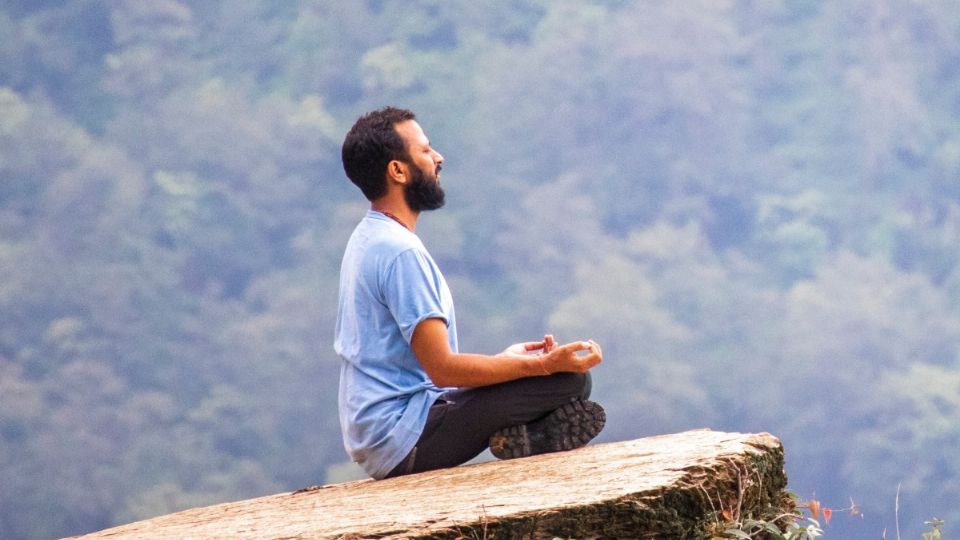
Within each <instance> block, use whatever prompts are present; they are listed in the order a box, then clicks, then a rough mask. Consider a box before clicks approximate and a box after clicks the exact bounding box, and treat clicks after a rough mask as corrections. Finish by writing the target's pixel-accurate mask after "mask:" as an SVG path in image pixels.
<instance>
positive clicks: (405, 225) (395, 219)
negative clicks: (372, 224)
mask: <svg viewBox="0 0 960 540" xmlns="http://www.w3.org/2000/svg"><path fill="white" fill-rule="evenodd" d="M380 213H381V214H383V215H385V216H387V217H388V218H390V219H392V220H394V221H396V222H397V223H399V224H400V226H401V227H403V228H404V229H406V230H408V231H410V227H407V224H406V223H404V222H402V221H400V218H398V217H397V216H395V215H393V214H391V213H390V212H384V211H383V210H381V211H380ZM410 232H413V231H410Z"/></svg>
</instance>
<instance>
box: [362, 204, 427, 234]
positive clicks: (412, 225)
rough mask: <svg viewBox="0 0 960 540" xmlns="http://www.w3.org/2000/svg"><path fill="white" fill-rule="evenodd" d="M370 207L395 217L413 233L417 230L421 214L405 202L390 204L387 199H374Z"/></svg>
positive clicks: (395, 219) (391, 217) (392, 217)
mask: <svg viewBox="0 0 960 540" xmlns="http://www.w3.org/2000/svg"><path fill="white" fill-rule="evenodd" d="M370 209H371V210H375V211H377V212H380V213H381V214H383V215H385V216H387V217H389V218H390V219H393V220H394V221H396V222H397V223H399V224H400V225H403V227H404V228H405V229H407V230H408V231H410V232H412V233H416V232H417V218H418V217H419V216H420V214H419V213H418V212H414V211H413V210H410V208H409V207H408V206H407V205H405V204H390V203H389V202H387V201H374V202H373V203H371V204H370Z"/></svg>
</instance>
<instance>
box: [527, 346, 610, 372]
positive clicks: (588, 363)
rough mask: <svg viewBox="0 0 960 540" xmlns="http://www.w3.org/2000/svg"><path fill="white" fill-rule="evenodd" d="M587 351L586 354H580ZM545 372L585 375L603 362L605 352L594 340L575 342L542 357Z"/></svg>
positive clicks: (556, 348)
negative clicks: (566, 372) (571, 372)
mask: <svg viewBox="0 0 960 540" xmlns="http://www.w3.org/2000/svg"><path fill="white" fill-rule="evenodd" d="M583 351H586V353H585V354H580V353H581V352H583ZM541 360H542V363H543V367H544V371H546V372H547V373H557V372H560V371H573V372H576V373H584V372H586V371H587V370H589V369H590V368H592V367H594V366H596V365H597V364H599V363H600V362H602V361H603V351H602V350H601V349H600V344H599V343H597V342H596V341H593V340H592V339H591V340H589V341H574V342H572V343H567V344H565V345H560V346H559V347H555V348H554V349H553V350H551V351H550V352H548V353H545V354H544V355H543V356H542V357H541Z"/></svg>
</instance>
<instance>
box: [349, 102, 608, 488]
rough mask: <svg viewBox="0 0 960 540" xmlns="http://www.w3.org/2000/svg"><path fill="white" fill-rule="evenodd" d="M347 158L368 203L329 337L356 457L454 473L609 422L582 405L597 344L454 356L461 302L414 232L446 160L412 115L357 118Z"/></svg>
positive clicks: (434, 197) (394, 112)
mask: <svg viewBox="0 0 960 540" xmlns="http://www.w3.org/2000/svg"><path fill="white" fill-rule="evenodd" d="M342 159H343V167H344V171H345V172H346V174H347V177H348V178H349V179H350V180H351V181H352V182H353V183H354V184H356V185H357V187H359V188H360V190H361V191H362V192H363V194H364V196H365V197H366V198H367V200H369V201H370V209H369V210H368V211H367V213H366V215H365V216H364V218H363V219H362V220H361V221H360V223H359V224H358V225H357V227H356V229H355V230H354V231H353V234H352V235H351V236H350V240H349V242H348V243H347V247H346V251H345V253H344V255H343V261H342V264H341V268H340V300H339V305H338V311H337V324H336V337H335V342H334V349H335V350H336V352H337V354H338V355H339V356H340V358H341V369H340V389H339V408H340V425H341V429H342V432H343V442H344V447H345V448H346V450H347V453H348V454H349V455H350V457H351V458H352V459H353V460H354V461H356V462H357V463H359V464H360V465H361V466H362V467H363V468H364V470H365V471H366V472H367V473H368V474H369V475H370V476H372V477H373V478H377V479H381V478H389V477H393V476H399V475H404V474H410V473H416V472H421V471H427V470H432V469H438V468H443V467H452V466H455V465H459V464H461V463H465V462H467V461H469V460H470V459H472V458H474V457H475V456H477V455H478V454H480V453H481V452H483V451H484V450H485V449H486V448H487V447H490V449H491V451H492V453H493V455H494V456H496V457H498V458H501V459H506V458H516V457H524V456H529V455H534V454H540V453H544V452H552V451H561V450H570V449H573V448H578V447H580V446H583V445H585V444H587V443H588V442H589V441H590V440H591V439H593V438H594V437H595V436H596V435H597V434H598V433H599V432H600V430H601V429H603V425H604V422H605V420H606V416H605V414H604V412H603V409H602V408H601V407H600V406H599V405H598V404H596V403H594V402H592V401H588V399H587V398H588V397H589V395H590V386H591V381H590V374H589V370H590V368H592V367H594V366H596V365H597V364H599V363H600V361H601V360H602V358H603V353H602V351H601V349H600V346H599V345H598V344H597V343H595V342H593V341H574V342H571V343H567V344H563V345H560V344H557V343H555V342H554V339H553V336H551V335H546V336H544V338H543V339H542V340H539V341H531V342H525V343H517V344H514V345H511V346H509V347H507V348H506V349H505V350H504V351H503V352H501V353H499V354H496V355H482V354H467V353H461V352H459V349H458V346H457V324H456V317H455V314H454V307H453V297H452V296H451V295H450V290H449V289H448V287H447V283H446V281H445V280H444V278H443V274H442V273H441V272H440V269H439V268H438V267H437V264H436V263H435V262H434V260H433V258H432V257H431V256H430V254H429V253H428V252H427V250H426V248H425V247H424V245H423V243H422V242H421V241H420V238H419V237H418V236H417V235H416V229H417V220H418V219H419V217H420V214H421V213H422V212H424V211H428V210H436V209H438V208H440V207H442V206H443V203H444V191H443V188H442V187H441V185H440V170H441V166H442V164H443V156H441V155H440V153H439V152H437V151H436V150H434V149H433V148H432V147H431V146H430V141H429V140H428V139H427V136H426V135H425V134H424V132H423V129H422V128H421V127H420V125H419V124H418V123H417V121H416V117H415V115H414V114H413V113H412V112H410V111H408V110H405V109H398V108H394V107H386V108H383V109H380V110H377V111H373V112H370V113H367V114H365V115H363V116H361V117H360V118H359V119H358V120H357V121H356V123H355V124H354V125H353V127H352V128H351V129H350V131H349V132H348V133H347V136H346V138H345V139H344V143H343V148H342Z"/></svg>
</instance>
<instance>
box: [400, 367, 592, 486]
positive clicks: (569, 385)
mask: <svg viewBox="0 0 960 540" xmlns="http://www.w3.org/2000/svg"><path fill="white" fill-rule="evenodd" d="M590 388H591V380H590V374H589V373H554V374H553V375H549V376H545V377H527V378H524V379H517V380H515V381H510V382H505V383H501V384H494V385H490V386H482V387H478V388H464V389H459V390H453V391H451V392H447V393H446V394H444V395H443V396H442V397H441V398H440V399H438V400H437V402H436V403H434V405H433V406H432V407H431V408H430V412H429V414H428V416H427V423H426V426H425V427H424V429H423V433H422V434H421V435H420V439H419V440H417V444H416V446H414V448H413V450H412V451H411V452H410V454H408V455H407V457H406V458H404V459H403V461H401V462H400V464H399V465H397V466H396V467H395V468H394V469H393V470H392V471H390V473H389V474H388V475H387V478H390V477H393V476H401V475H404V474H411V473H417V472H423V471H430V470H433V469H442V468H445V467H453V466H456V465H460V464H461V463H465V462H467V461H470V460H471V459H473V458H474V457H476V456H477V455H479V454H480V453H481V452H483V451H484V450H485V449H486V448H487V441H488V440H489V439H490V436H491V435H493V434H494V432H496V431H498V430H500V429H503V428H505V427H510V426H515V425H519V424H529V423H530V422H533V421H534V420H539V419H540V418H543V417H544V416H546V415H548V414H550V413H551V412H553V411H554V410H556V409H557V408H558V407H560V406H561V405H563V404H564V403H567V402H569V401H572V400H575V399H578V398H582V399H587V398H588V397H590Z"/></svg>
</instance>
